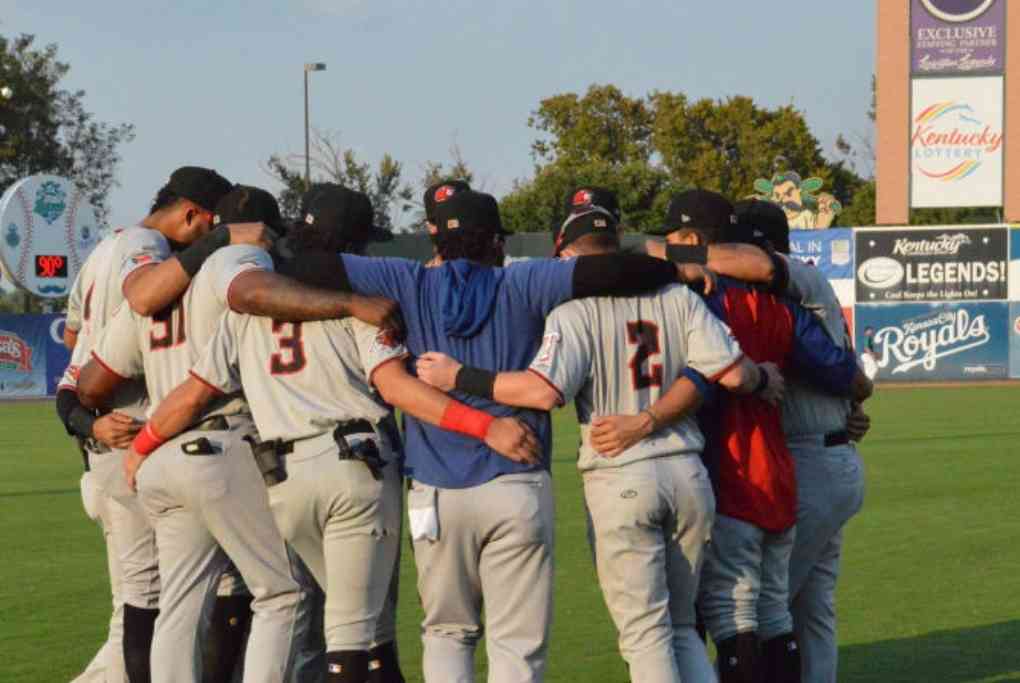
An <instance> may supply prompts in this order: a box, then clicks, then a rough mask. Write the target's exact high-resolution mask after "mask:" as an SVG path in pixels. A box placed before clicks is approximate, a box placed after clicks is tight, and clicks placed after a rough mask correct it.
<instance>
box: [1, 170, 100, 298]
mask: <svg viewBox="0 0 1020 683" xmlns="http://www.w3.org/2000/svg"><path fill="white" fill-rule="evenodd" d="M98 228H99V225H98V221H97V220H96V212H95V211H94V210H93V208H92V206H91V205H90V204H89V203H88V200H87V199H86V198H85V195H84V194H83V193H82V192H81V191H80V190H78V189H77V188H76V187H75V186H74V184H72V183H71V181H69V180H67V179H66V178H59V177H57V176H51V175H34V176H29V177H28V178H24V179H22V180H19V181H18V182H16V183H14V184H13V185H11V186H10V187H9V188H8V189H7V191H6V192H4V194H3V197H0V261H3V263H4V265H5V266H6V268H7V272H8V273H9V274H10V277H11V279H12V280H13V281H14V284H16V285H17V286H19V287H21V288H23V289H27V290H28V291H29V292H31V293H33V294H35V295H36V296H43V297H51V298H57V297H62V296H67V293H68V291H69V290H70V288H71V284H72V283H73V282H74V278H75V277H76V276H77V275H78V269H79V268H81V265H82V263H84V262H85V259H86V258H87V257H88V255H89V254H90V253H91V252H92V249H94V248H95V246H96V244H97V243H98V242H99V229H98Z"/></svg>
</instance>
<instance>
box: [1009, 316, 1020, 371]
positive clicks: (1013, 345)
mask: <svg viewBox="0 0 1020 683" xmlns="http://www.w3.org/2000/svg"><path fill="white" fill-rule="evenodd" d="M1009 376H1010V377H1011V378H1013V379H1020V302H1017V301H1013V302H1011V303H1010V304H1009Z"/></svg>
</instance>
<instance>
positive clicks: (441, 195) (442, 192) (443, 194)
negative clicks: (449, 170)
mask: <svg viewBox="0 0 1020 683" xmlns="http://www.w3.org/2000/svg"><path fill="white" fill-rule="evenodd" d="M456 193H457V190H456V189H455V188H454V187H453V186H452V185H443V186H442V187H440V188H438V189H437V190H436V194H435V200H436V204H442V203H443V202H445V201H446V200H447V199H449V198H450V197H452V196H453V195H454V194H456Z"/></svg>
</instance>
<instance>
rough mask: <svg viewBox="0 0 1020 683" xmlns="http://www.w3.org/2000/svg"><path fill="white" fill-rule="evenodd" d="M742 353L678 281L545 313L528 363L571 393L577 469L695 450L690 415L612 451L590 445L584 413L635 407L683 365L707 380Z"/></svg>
mask: <svg viewBox="0 0 1020 683" xmlns="http://www.w3.org/2000/svg"><path fill="white" fill-rule="evenodd" d="M742 356H743V353H742V351H741V350H740V346H739V345H738V344H737V341H736V340H735V339H734V338H733V335H732V334H731V333H730V330H729V328H727V327H726V325H725V324H723V323H722V322H720V320H719V319H718V318H716V317H715V316H714V315H713V314H712V313H711V311H709V310H708V307H707V306H706V305H705V303H704V302H703V301H702V300H701V298H700V297H699V296H698V295H696V294H694V293H693V292H692V291H691V290H690V289H689V288H687V287H686V286H682V285H669V286H668V287H665V288H663V289H661V290H659V291H658V292H653V293H649V294H644V295H641V296H636V297H630V298H624V299H609V298H590V299H578V300H575V301H570V302H568V303H565V304H563V305H562V306H560V307H558V308H557V309H556V310H554V311H553V312H552V313H551V314H550V315H549V317H548V318H547V319H546V324H545V336H544V338H543V343H542V348H541V349H540V350H539V352H538V354H537V355H536V356H535V359H534V360H533V361H532V363H531V368H530V369H531V371H533V372H535V373H537V374H538V375H540V376H541V377H544V378H545V379H546V380H547V381H548V382H549V383H550V384H552V386H553V387H555V388H556V389H557V391H559V392H560V394H561V395H562V396H563V399H564V400H569V399H570V398H572V397H575V396H576V398H577V417H578V420H579V421H580V423H581V438H582V444H581V450H580V453H579V456H578V462H577V466H578V468H579V469H581V470H591V469H598V468H602V467H619V466H621V465H625V464H627V463H629V462H634V461H636V460H643V459H646V458H654V457H657V456H664V455H675V454H678V453H700V452H701V450H702V449H703V448H704V445H705V439H704V436H703V435H702V434H701V431H700V430H699V429H698V426H697V423H696V422H695V420H694V418H693V416H690V417H686V418H684V419H683V420H681V421H680V422H678V423H676V424H675V425H672V426H670V427H668V428H667V429H663V430H661V431H659V432H657V433H656V434H655V435H654V436H652V437H650V438H647V439H644V440H642V441H641V442H640V443H637V444H635V445H634V446H632V447H631V448H629V449H628V450H626V451H624V452H623V453H621V454H620V455H618V456H617V457H615V458H613V459H611V460H610V459H608V458H604V457H602V456H601V455H599V454H598V453H596V452H595V450H594V449H593V448H592V447H591V444H590V435H589V434H590V422H591V416H592V415H617V414H624V415H635V414H637V413H639V412H641V411H642V410H644V409H646V408H649V407H651V405H652V404H653V403H655V401H656V400H658V398H659V396H660V395H661V394H662V392H663V391H666V390H668V389H669V386H670V385H671V384H672V383H673V381H674V380H675V379H676V378H677V377H679V376H680V373H681V372H682V371H683V370H684V368H686V367H688V366H689V367H691V368H692V369H694V370H697V371H698V372H700V373H701V374H702V375H704V376H705V377H707V378H709V379H711V380H714V379H716V378H717V377H718V376H719V375H721V374H722V373H724V372H725V371H726V370H728V369H729V368H731V367H732V366H733V365H734V364H735V363H737V362H738V361H739V360H740V359H741V357H742Z"/></svg>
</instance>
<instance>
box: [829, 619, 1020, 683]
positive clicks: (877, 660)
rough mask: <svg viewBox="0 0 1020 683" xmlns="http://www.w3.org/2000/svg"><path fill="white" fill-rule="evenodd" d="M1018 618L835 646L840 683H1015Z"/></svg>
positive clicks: (1019, 676) (1019, 675)
mask: <svg viewBox="0 0 1020 683" xmlns="http://www.w3.org/2000/svg"><path fill="white" fill-rule="evenodd" d="M1018 640H1020V620H1014V621H1005V622H1002V623H999V624H989V625H987V626H977V627H974V628H966V629H957V630H952V631H936V632H934V633H926V634H924V635H922V636H917V637H914V638H901V639H898V640H880V641H877V642H874V643H862V644H859V645H849V646H846V647H842V648H840V651H839V681H840V683H872V682H874V683H879V682H880V681H881V683H976V682H977V681H981V682H983V683H984V682H987V683H991V682H992V681H995V682H996V683H1006V682H1008V681H1018V682H1020V654H1018V652H1017V648H1016V643H1017V641H1018Z"/></svg>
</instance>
